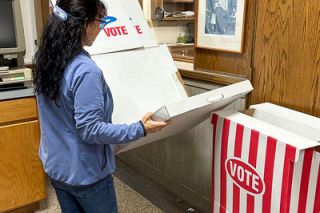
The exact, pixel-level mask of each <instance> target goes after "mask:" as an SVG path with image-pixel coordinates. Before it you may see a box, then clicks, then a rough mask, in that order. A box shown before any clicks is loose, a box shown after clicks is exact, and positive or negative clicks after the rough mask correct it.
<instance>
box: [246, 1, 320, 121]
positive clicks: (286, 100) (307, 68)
mask: <svg viewBox="0 0 320 213" xmlns="http://www.w3.org/2000/svg"><path fill="white" fill-rule="evenodd" d="M257 6H258V14H257V17H256V18H257V26H256V39H255V48H254V69H253V78H252V82H253V86H254V88H255V89H254V91H253V93H252V96H251V101H250V102H251V104H255V103H261V102H266V101H268V102H272V103H275V104H279V105H283V106H286V107H289V108H292V109H296V110H299V111H303V112H306V113H310V114H313V115H317V116H319V115H320V97H319V95H320V90H319V89H320V88H319V86H320V85H319V83H320V81H319V80H320V76H319V75H320V33H319V31H320V15H319V14H320V4H319V1H314V0H306V1H298V0H288V1H281V0H260V1H258V5H257Z"/></svg>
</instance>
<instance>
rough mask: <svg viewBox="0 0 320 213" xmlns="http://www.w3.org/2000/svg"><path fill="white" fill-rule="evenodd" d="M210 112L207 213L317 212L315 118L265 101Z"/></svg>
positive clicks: (319, 122)
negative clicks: (210, 166)
mask: <svg viewBox="0 0 320 213" xmlns="http://www.w3.org/2000/svg"><path fill="white" fill-rule="evenodd" d="M250 108H251V113H250V115H247V114H244V113H240V112H232V111H227V110H221V111H216V112H214V114H213V116H212V124H213V133H214V134H213V135H214V138H213V142H214V157H213V179H212V181H213V188H212V195H213V196H212V199H213V206H212V212H215V213H216V212H272V213H274V212H290V213H294V212H310V213H315V212H317V213H318V212H319V211H320V174H319V170H320V168H319V165H320V153H318V152H317V151H316V150H315V148H317V147H318V146H319V145H320V144H319V142H318V141H319V140H320V138H319V131H320V119H319V118H315V117H312V116H309V115H306V114H303V113H300V112H296V111H293V110H290V109H287V108H284V107H280V106H277V105H273V104H269V103H265V104H259V105H253V106H251V107H250Z"/></svg>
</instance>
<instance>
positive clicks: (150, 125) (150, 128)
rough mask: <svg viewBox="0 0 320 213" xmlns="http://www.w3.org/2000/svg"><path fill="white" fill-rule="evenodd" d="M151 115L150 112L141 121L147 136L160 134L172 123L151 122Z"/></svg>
mask: <svg viewBox="0 0 320 213" xmlns="http://www.w3.org/2000/svg"><path fill="white" fill-rule="evenodd" d="M151 115H152V112H148V113H146V114H145V115H144V116H143V118H142V119H141V122H142V123H143V125H144V129H145V130H146V133H147V134H148V133H154V132H158V131H160V130H161V129H162V128H163V127H165V126H167V125H168V124H169V123H170V121H166V122H165V121H153V120H151Z"/></svg>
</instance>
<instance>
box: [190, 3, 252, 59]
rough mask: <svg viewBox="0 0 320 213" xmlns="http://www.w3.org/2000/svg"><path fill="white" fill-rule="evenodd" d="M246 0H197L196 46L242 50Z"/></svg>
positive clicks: (238, 51)
mask: <svg viewBox="0 0 320 213" xmlns="http://www.w3.org/2000/svg"><path fill="white" fill-rule="evenodd" d="M245 5H246V0H198V16H197V19H198V21H197V29H196V30H197V35H196V47H200V48H206V49H215V50H221V51H227V52H236V53H242V52H243V37H244V25H245V8H246V6H245Z"/></svg>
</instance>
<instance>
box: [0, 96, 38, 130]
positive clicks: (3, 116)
mask: <svg viewBox="0 0 320 213" xmlns="http://www.w3.org/2000/svg"><path fill="white" fill-rule="evenodd" d="M37 117H38V112H37V103H36V99H35V98H34V97H32V98H22V99H16V100H9V101H1V102H0V125H1V124H3V123H9V122H15V121H19V120H26V119H28V120H30V119H36V118H37Z"/></svg>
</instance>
